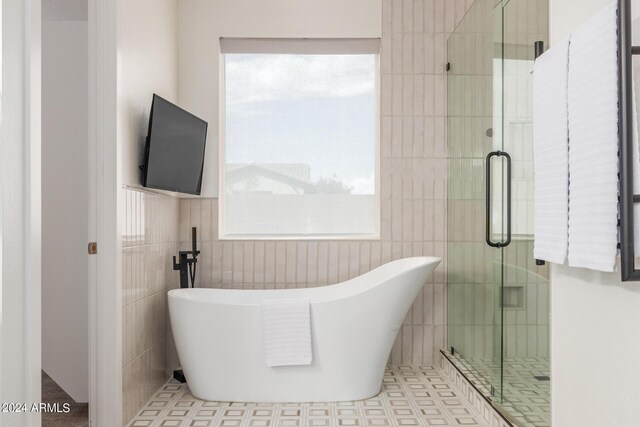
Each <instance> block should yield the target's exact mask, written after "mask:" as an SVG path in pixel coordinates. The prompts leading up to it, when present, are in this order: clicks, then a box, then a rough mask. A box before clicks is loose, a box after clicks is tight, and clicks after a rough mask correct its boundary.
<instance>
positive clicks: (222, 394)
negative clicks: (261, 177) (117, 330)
mask: <svg viewBox="0 0 640 427" xmlns="http://www.w3.org/2000/svg"><path fill="white" fill-rule="evenodd" d="M439 263H440V259H439V258H435V257H415V258H405V259H400V260H397V261H393V262H390V263H388V264H385V265H382V266H381V267H378V268H376V269H374V270H372V271H370V272H368V273H366V274H363V275H361V276H358V277H356V278H354V279H351V280H348V281H346V282H342V283H338V284H336V285H330V286H323V287H318V288H307V289H277V290H232V289H207V288H193V289H173V290H171V291H169V313H170V316H171V326H172V330H173V336H174V340H175V343H176V348H177V351H178V356H179V357H180V362H181V364H182V369H183V371H184V374H185V377H186V379H187V383H188V385H189V389H190V391H191V393H192V394H193V395H194V396H196V397H198V398H200V399H203V400H216V401H243V402H316V401H322V402H330V401H344V400H360V399H365V398H368V397H371V396H373V395H376V394H378V393H379V392H380V387H381V384H382V377H383V374H384V370H385V366H386V363H387V360H388V358H389V353H390V352H391V347H392V346H393V342H394V340H395V337H396V335H397V333H398V330H399V329H400V326H401V324H402V321H403V319H404V317H405V315H406V314H407V311H408V310H409V308H410V307H411V304H412V303H413V301H414V299H415V298H416V296H417V295H418V293H419V292H420V290H421V289H422V287H423V286H424V284H425V283H426V281H427V279H428V277H429V275H430V274H431V273H432V272H433V270H434V269H435V268H436V266H437V265H438V264H439ZM288 298H295V299H306V300H308V301H309V302H310V307H311V336H312V351H313V360H312V363H311V364H310V365H308V366H283V367H274V368H269V367H267V365H266V364H265V359H264V347H263V329H262V310H261V308H262V307H261V303H262V301H263V300H274V299H288Z"/></svg>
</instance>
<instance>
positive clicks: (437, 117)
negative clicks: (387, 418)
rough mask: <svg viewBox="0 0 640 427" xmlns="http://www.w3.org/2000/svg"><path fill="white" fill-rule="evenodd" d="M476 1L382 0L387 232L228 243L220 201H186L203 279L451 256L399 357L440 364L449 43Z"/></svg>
mask: <svg viewBox="0 0 640 427" xmlns="http://www.w3.org/2000/svg"><path fill="white" fill-rule="evenodd" d="M472 3H473V1H472V0H455V1H450V0H447V1H445V0H383V11H382V16H383V23H382V32H383V34H382V50H381V55H380V69H381V141H380V157H381V161H380V188H381V239H380V240H379V241H325V240H321V241H274V240H272V241H221V240H218V232H217V224H218V221H217V212H218V200H217V199H182V200H181V201H180V240H181V245H182V247H183V248H185V249H186V248H188V247H189V246H190V238H191V237H190V236H191V227H192V226H195V227H198V232H199V240H201V243H200V245H201V250H202V255H201V262H200V263H199V268H198V273H197V274H198V279H199V280H200V284H201V286H211V287H224V288H247V289H265V288H294V287H310V286H323V285H327V284H332V283H337V282H341V281H344V280H347V279H349V278H352V277H355V276H358V275H360V274H363V273H365V272H367V271H369V270H371V269H373V268H375V267H377V266H379V265H381V264H383V263H386V262H389V261H391V260H394V259H398V258H402V257H409V256H417V255H434V256H439V257H441V258H442V259H443V262H442V264H441V265H440V266H439V267H438V268H437V269H436V271H435V273H434V275H433V277H432V278H431V279H430V282H429V283H428V284H427V285H426V286H425V287H424V289H423V291H422V292H421V293H420V295H419V296H418V298H417V299H416V302H415V304H414V305H413V307H412V308H411V310H410V312H409V314H408V315H407V317H406V319H405V322H404V324H403V326H402V330H401V331H400V333H399V334H398V339H397V341H396V343H395V345H394V347H393V350H392V354H391V360H390V362H391V363H393V364H400V363H402V364H428V365H430V364H433V363H434V361H436V360H438V357H439V355H438V354H439V353H438V351H439V350H440V349H441V348H443V347H444V345H445V323H446V321H445V306H446V302H445V287H444V286H445V285H444V284H445V276H444V272H445V271H446V262H447V260H446V252H447V251H446V228H447V226H446V204H447V201H446V198H447V188H446V185H447V183H446V180H447V153H446V141H447V139H446V114H447V108H446V93H447V90H446V76H445V63H446V41H447V37H448V35H449V34H450V33H451V32H452V31H453V29H454V28H455V26H456V25H457V23H458V22H459V21H460V20H461V19H462V17H463V16H464V14H465V12H466V11H467V9H468V8H469V7H470V6H471V4H472Z"/></svg>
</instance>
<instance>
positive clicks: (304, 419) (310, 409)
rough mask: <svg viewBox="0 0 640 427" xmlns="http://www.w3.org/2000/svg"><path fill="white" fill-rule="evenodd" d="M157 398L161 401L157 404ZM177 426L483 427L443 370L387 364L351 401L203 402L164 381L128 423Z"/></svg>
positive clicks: (173, 381) (183, 386) (179, 385)
mask: <svg viewBox="0 0 640 427" xmlns="http://www.w3.org/2000/svg"><path fill="white" fill-rule="evenodd" d="M160 403H162V405H160ZM129 426H130V427H137V426H148V427H157V426H176V427H196V426H203V427H205V426H206V427H218V426H219V427H223V426H236V427H254V426H256V427H258V426H266V427H289V426H290V427H315V426H318V427H320V426H327V427H334V426H357V427H375V426H381V427H391V426H394V427H401V426H448V427H457V426H468V427H485V426H486V425H485V424H484V423H483V422H482V421H481V418H480V416H479V414H478V413H477V411H476V410H475V409H474V408H473V407H472V406H471V405H470V404H468V403H467V402H466V399H464V398H463V397H462V396H461V395H460V392H459V390H458V389H457V388H456V387H455V386H454V385H453V384H452V383H450V382H449V380H448V378H447V377H446V376H445V374H444V372H442V371H441V370H440V369H436V368H433V367H430V366H389V367H388V368H387V370H386V371H385V375H384V379H383V383H382V391H381V392H380V394H379V395H377V396H374V397H372V398H370V399H366V400H359V401H354V402H316V403H244V402H206V401H202V400H199V399H197V398H195V397H193V396H192V395H191V393H189V388H188V387H187V385H186V384H180V383H178V382H176V381H175V380H173V379H171V380H169V381H168V382H167V383H166V384H165V385H163V386H162V387H161V388H160V389H159V390H158V391H157V392H156V393H155V394H154V395H153V396H152V397H151V399H150V400H149V402H147V404H146V405H145V407H144V408H142V409H141V410H140V411H139V412H138V415H137V416H136V417H135V418H134V419H133V420H132V421H131V422H130V423H129Z"/></svg>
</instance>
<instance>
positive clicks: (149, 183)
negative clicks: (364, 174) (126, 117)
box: [142, 94, 207, 195]
mask: <svg viewBox="0 0 640 427" xmlns="http://www.w3.org/2000/svg"><path fill="white" fill-rule="evenodd" d="M206 139H207V122H205V121H204V120H202V119H200V118H198V117H196V116H194V115H193V114H191V113H189V112H188V111H186V110H183V109H182V108H180V107H178V106H177V105H175V104H173V103H171V102H169V101H167V100H166V99H164V98H162V97H161V96H158V95H156V94H153V102H152V104H151V114H150V117H149V133H148V135H147V141H146V147H145V155H144V165H143V166H142V172H143V173H142V176H143V177H142V185H143V186H144V187H148V188H157V189H160V190H167V191H176V192H179V193H188V194H196V195H199V194H200V189H201V187H202V170H203V167H204V149H205V143H206Z"/></svg>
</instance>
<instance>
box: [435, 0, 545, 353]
mask: <svg viewBox="0 0 640 427" xmlns="http://www.w3.org/2000/svg"><path fill="white" fill-rule="evenodd" d="M495 4H496V2H495V1H493V0H477V2H476V5H475V6H474V8H473V9H472V10H471V11H469V14H470V15H469V16H468V17H467V18H466V19H465V21H464V22H463V23H462V24H461V25H460V26H459V27H458V28H457V29H456V33H455V34H454V35H453V36H452V37H451V38H450V39H449V44H448V54H449V59H450V61H451V62H452V71H451V73H450V75H449V79H448V97H449V99H448V112H449V118H448V136H449V141H448V149H449V165H448V167H449V177H450V178H449V181H448V189H449V197H448V214H449V224H448V225H449V227H448V254H449V277H447V279H446V280H447V286H448V287H449V290H450V292H451V293H450V294H449V298H450V300H451V301H450V302H451V304H449V307H448V320H449V325H448V329H449V330H448V335H449V345H450V346H454V347H455V348H456V349H458V350H462V351H463V352H464V356H465V358H469V359H476V358H480V359H491V358H492V357H494V351H495V350H496V347H495V345H494V342H495V341H494V339H495V334H496V333H497V329H496V318H495V316H496V313H497V312H498V290H499V286H498V285H497V284H498V283H499V280H500V277H499V276H500V270H497V266H498V265H499V264H500V260H499V254H498V253H497V252H496V251H494V250H492V249H489V248H488V247H487V246H486V243H485V235H484V232H485V226H484V220H485V215H484V209H485V199H484V197H485V195H484V192H485V181H484V168H485V163H484V158H485V156H486V153H488V152H489V151H491V150H492V149H493V148H494V145H493V144H494V143H495V142H496V141H501V142H502V144H503V146H504V150H505V151H507V152H509V153H511V154H512V157H513V158H514V159H515V160H514V164H513V175H512V182H513V184H512V187H513V200H514V203H513V204H512V209H513V215H512V218H513V230H514V235H515V236H516V237H514V239H513V241H512V243H511V245H510V246H509V248H508V250H505V251H503V253H504V257H505V258H504V260H503V262H504V265H505V269H504V286H505V288H506V289H507V290H508V289H516V288H518V289H521V290H522V291H523V295H522V299H521V301H520V302H521V304H520V305H519V306H518V307H512V308H505V313H504V318H503V320H502V323H503V324H504V356H505V357H548V356H549V335H548V331H549V285H548V277H549V273H548V267H536V266H535V265H534V264H535V263H534V258H533V239H532V234H533V230H532V222H533V220H532V215H531V214H530V213H531V212H532V211H533V209H531V206H532V203H533V152H532V143H531V129H530V127H531V103H532V101H531V96H522V94H531V93H532V91H531V89H530V88H528V89H527V85H529V84H530V83H529V81H530V78H529V74H528V73H529V72H530V69H531V67H532V62H529V61H526V60H524V59H527V58H531V56H532V52H533V51H532V49H533V48H532V46H533V43H534V41H536V40H545V39H546V38H547V35H546V28H547V27H546V21H545V20H546V19H547V16H548V10H547V1H545V0H527V1H520V2H516V1H512V2H511V3H510V4H509V7H508V8H507V9H505V13H506V16H505V17H504V23H505V24H504V27H502V31H503V32H504V33H503V34H502V37H501V39H502V40H503V41H504V42H505V44H506V46H507V47H506V52H505V54H506V58H507V61H506V62H505V64H504V68H503V70H504V75H503V79H504V82H503V84H504V99H503V98H501V97H494V96H492V92H493V91H494V89H495V88H494V84H495V83H494V76H493V74H494V66H495V63H494V49H495V47H494V42H495V40H494V38H500V35H499V34H496V28H494V26H495V25H496V23H495V22H494V21H493V20H492V19H491V18H492V16H493V8H494V7H495ZM523 7H525V8H527V10H526V12H524V11H522V10H520V8H523ZM524 16H526V17H527V20H526V21H523V19H522V17H524ZM516 18H520V19H516ZM523 28H526V30H523ZM494 98H495V99H494ZM492 100H493V105H492ZM501 103H502V106H501V105H500V104H501ZM501 109H503V110H502V115H503V121H504V135H500V132H502V129H501V126H498V125H496V124H494V112H495V115H496V117H497V119H498V120H500V119H502V117H500V110H501ZM488 129H493V136H492V137H489V136H488V135H487V132H486V131H487V130H488ZM501 138H502V139H501ZM478 177H483V179H478ZM469 218H475V220H471V221H470V220H469ZM532 272H536V274H533V273H532Z"/></svg>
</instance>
